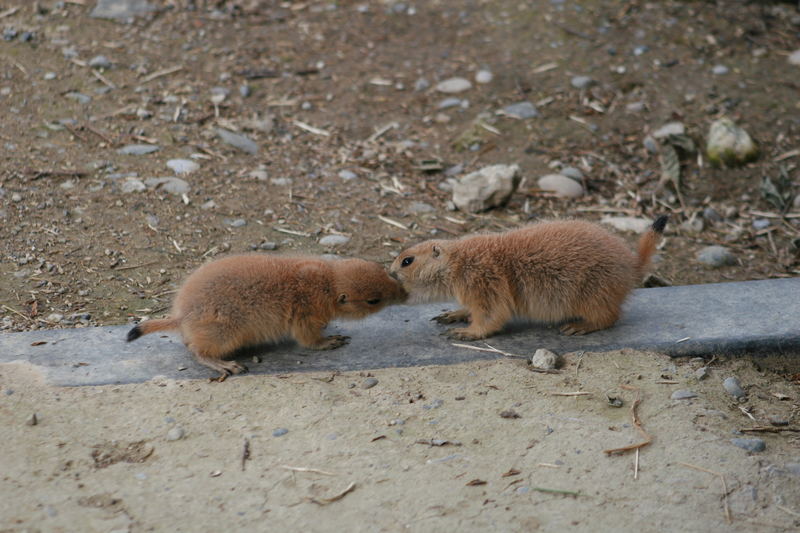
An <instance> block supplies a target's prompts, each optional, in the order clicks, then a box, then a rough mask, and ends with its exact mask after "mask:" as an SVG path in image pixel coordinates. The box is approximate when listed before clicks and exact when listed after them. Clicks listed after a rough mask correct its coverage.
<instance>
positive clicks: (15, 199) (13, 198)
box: [11, 192, 22, 204]
mask: <svg viewBox="0 0 800 533" xmlns="http://www.w3.org/2000/svg"><path fill="white" fill-rule="evenodd" d="M11 201H12V202H14V203H15V204H16V203H18V202H21V201H22V195H20V194H19V193H18V192H15V193H13V194H12V195H11Z"/></svg>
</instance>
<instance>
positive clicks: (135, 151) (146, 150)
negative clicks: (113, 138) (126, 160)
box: [117, 144, 160, 155]
mask: <svg viewBox="0 0 800 533" xmlns="http://www.w3.org/2000/svg"><path fill="white" fill-rule="evenodd" d="M159 148H160V147H159V146H156V145H155V144H128V145H125V146H123V147H122V148H120V149H119V150H117V153H118V154H122V155H145V154H152V153H153V152H156V151H158V150H159Z"/></svg>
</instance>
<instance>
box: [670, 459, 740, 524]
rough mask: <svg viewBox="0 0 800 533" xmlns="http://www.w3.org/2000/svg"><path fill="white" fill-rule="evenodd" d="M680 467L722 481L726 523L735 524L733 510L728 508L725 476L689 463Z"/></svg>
mask: <svg viewBox="0 0 800 533" xmlns="http://www.w3.org/2000/svg"><path fill="white" fill-rule="evenodd" d="M678 464H679V465H682V466H685V467H686V468H691V469H693V470H698V471H700V472H705V473H706V474H711V475H712V476H717V477H718V478H719V479H720V481H721V482H722V505H723V508H724V512H725V521H726V522H728V523H729V524H730V523H732V522H733V518H731V509H730V507H728V484H727V483H725V476H724V475H723V474H720V473H719V472H714V471H713V470H709V469H708V468H703V467H702V466H696V465H692V464H689V463H681V462H679V463H678Z"/></svg>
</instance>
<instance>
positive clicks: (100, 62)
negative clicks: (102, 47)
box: [89, 55, 111, 69]
mask: <svg viewBox="0 0 800 533" xmlns="http://www.w3.org/2000/svg"><path fill="white" fill-rule="evenodd" d="M89 66H90V67H92V68H103V69H110V68H111V60H110V59H108V58H107V57H106V56H104V55H99V56H94V57H93V58H91V59H90V60H89Z"/></svg>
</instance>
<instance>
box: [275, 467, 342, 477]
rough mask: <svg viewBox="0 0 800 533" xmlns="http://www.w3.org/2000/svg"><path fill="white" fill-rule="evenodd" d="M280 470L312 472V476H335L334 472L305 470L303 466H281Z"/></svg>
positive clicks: (313, 469) (314, 469)
mask: <svg viewBox="0 0 800 533" xmlns="http://www.w3.org/2000/svg"><path fill="white" fill-rule="evenodd" d="M278 468H283V469H284V470H291V471H292V472H310V473H312V474H322V475H323V476H335V475H337V474H334V473H333V472H326V471H324V470H317V469H316V468H305V467H302V466H289V465H280V466H279V467H278Z"/></svg>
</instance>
